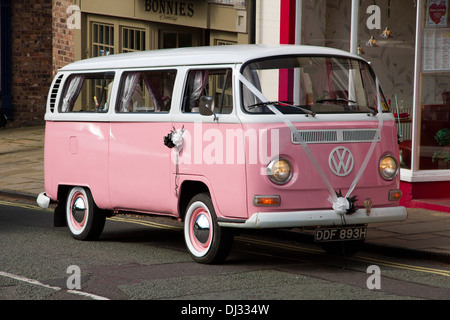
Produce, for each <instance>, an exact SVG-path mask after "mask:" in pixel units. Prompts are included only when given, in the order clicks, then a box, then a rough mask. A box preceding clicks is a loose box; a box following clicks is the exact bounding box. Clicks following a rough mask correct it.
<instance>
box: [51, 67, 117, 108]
mask: <svg viewBox="0 0 450 320" xmlns="http://www.w3.org/2000/svg"><path fill="white" fill-rule="evenodd" d="M113 80H114V73H113V72H106V73H105V72H103V73H90V74H75V75H72V76H70V78H69V79H67V81H66V84H65V88H64V94H63V99H62V100H61V102H60V106H59V111H60V112H106V111H108V109H109V104H110V99H111V92H112V85H113Z"/></svg>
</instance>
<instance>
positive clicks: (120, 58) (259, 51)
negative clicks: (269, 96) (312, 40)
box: [61, 44, 360, 71]
mask: <svg viewBox="0 0 450 320" xmlns="http://www.w3.org/2000/svg"><path fill="white" fill-rule="evenodd" d="M295 54H301V55H325V54H327V55H336V56H346V57H353V58H358V59H360V57H359V56H357V55H352V54H350V53H348V52H346V51H342V50H338V49H333V48H326V47H315V46H303V45H301V46H299V45H275V46H266V45H252V44H250V45H229V46H209V47H206V46H205V47H189V48H178V49H161V50H150V51H140V52H132V53H122V54H115V55H110V56H103V57H96V58H90V59H85V60H80V61H77V62H74V63H71V64H69V65H67V66H65V67H63V68H62V69H61V71H80V70H105V69H106V70H107V69H120V68H142V67H156V66H162V67H164V66H180V65H204V64H228V63H244V62H247V61H249V60H254V59H259V58H264V57H269V56H280V55H281V56H282V55H295Z"/></svg>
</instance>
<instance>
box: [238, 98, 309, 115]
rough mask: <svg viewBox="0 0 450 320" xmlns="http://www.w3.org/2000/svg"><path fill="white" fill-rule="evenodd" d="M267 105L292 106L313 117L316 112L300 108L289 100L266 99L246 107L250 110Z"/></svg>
mask: <svg viewBox="0 0 450 320" xmlns="http://www.w3.org/2000/svg"><path fill="white" fill-rule="evenodd" d="M267 105H279V106H287V107H292V108H295V109H298V110H301V111H303V112H304V113H306V114H307V115H311V116H313V117H315V116H316V114H315V113H314V112H312V111H311V110H308V109H305V108H302V107H301V106H299V105H294V104H292V102H290V101H266V102H259V103H255V104H252V105H250V106H247V109H248V110H252V109H255V108H259V107H264V106H267Z"/></svg>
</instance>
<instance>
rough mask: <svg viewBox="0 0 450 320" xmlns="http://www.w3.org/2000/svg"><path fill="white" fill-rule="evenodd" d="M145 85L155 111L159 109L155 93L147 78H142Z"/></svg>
mask: <svg viewBox="0 0 450 320" xmlns="http://www.w3.org/2000/svg"><path fill="white" fill-rule="evenodd" d="M144 83H145V87H146V88H147V91H148V94H149V96H150V98H151V99H152V101H153V105H154V106H155V112H160V111H161V105H160V103H159V102H158V99H157V98H156V95H155V94H154V93H153V89H152V85H151V82H150V80H149V79H145V80H144Z"/></svg>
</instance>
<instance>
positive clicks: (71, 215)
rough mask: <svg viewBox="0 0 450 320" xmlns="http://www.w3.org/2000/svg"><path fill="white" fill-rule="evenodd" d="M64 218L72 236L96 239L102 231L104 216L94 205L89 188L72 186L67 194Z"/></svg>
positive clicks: (80, 238)
mask: <svg viewBox="0 0 450 320" xmlns="http://www.w3.org/2000/svg"><path fill="white" fill-rule="evenodd" d="M66 220H67V226H68V227H69V230H70V233H71V235H72V237H74V238H75V239H78V240H96V239H98V237H100V234H101V233H102V231H103V228H104V226H105V221H106V216H105V215H104V214H102V213H101V210H99V209H98V208H97V206H96V205H95V203H94V200H93V198H92V194H91V192H90V190H89V189H87V188H82V187H74V188H72V189H71V190H70V192H69V194H68V196H67V201H66Z"/></svg>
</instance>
